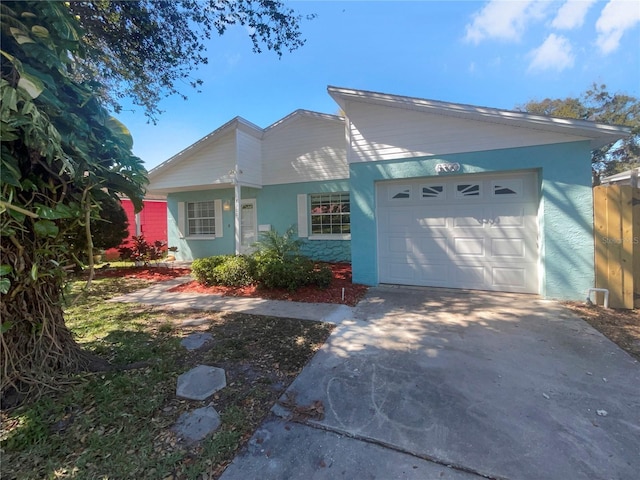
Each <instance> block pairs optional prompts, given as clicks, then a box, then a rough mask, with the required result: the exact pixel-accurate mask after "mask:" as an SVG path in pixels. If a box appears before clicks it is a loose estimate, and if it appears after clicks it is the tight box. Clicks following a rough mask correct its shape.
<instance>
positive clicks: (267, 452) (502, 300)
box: [222, 287, 640, 480]
mask: <svg viewBox="0 0 640 480" xmlns="http://www.w3.org/2000/svg"><path fill="white" fill-rule="evenodd" d="M354 316H355V318H356V319H355V320H347V321H344V322H343V323H341V324H340V325H339V326H338V327H337V329H336V331H335V332H334V333H333V334H332V336H331V337H330V339H329V341H328V342H327V344H325V346H324V347H323V348H322V350H321V351H320V352H319V353H318V354H316V356H315V357H314V358H313V359H312V361H311V362H310V363H309V364H308V365H307V366H306V367H305V369H304V370H303V371H302V373H301V374H300V375H299V376H298V378H297V379H296V380H295V381H294V382H293V384H292V385H291V386H290V388H289V389H288V390H287V393H286V395H285V397H283V399H285V398H286V399H288V401H289V408H285V407H283V406H276V407H275V408H274V410H273V412H274V415H273V416H272V417H271V418H270V419H268V420H267V421H266V422H265V423H264V424H263V425H262V426H261V428H260V429H259V430H258V431H257V432H256V433H255V435H254V436H253V437H252V439H251V440H250V442H249V445H248V447H247V448H246V449H245V450H244V451H243V452H241V453H240V454H239V455H238V456H237V457H236V459H235V460H234V462H233V463H232V464H231V465H230V466H229V467H228V468H227V470H226V472H225V473H224V475H223V476H222V479H223V480H234V479H243V480H244V479H248V478H260V479H278V480H281V479H305V480H307V479H336V478H349V479H358V480H360V479H369V478H371V479H373V478H376V479H400V478H402V479H431V478H433V479H478V478H492V479H532V480H534V479H535V480H539V479H562V480H573V479H589V480H593V479H619V480H622V479H636V478H639V477H638V475H639V473H638V472H640V364H639V363H638V362H637V361H636V360H634V359H633V358H632V357H631V356H629V355H628V354H627V353H625V352H624V351H623V350H621V349H620V348H618V347H617V346H616V345H615V344H614V343H612V342H610V341H609V340H607V339H606V338H605V337H604V336H602V335H601V334H600V333H599V332H597V331H596V330H594V329H593V328H591V327H590V326H589V325H588V324H587V323H585V322H584V321H582V320H580V319H579V318H577V317H576V316H574V315H573V314H571V313H570V312H569V311H568V310H566V309H564V308H563V307H561V306H560V305H558V304H557V303H554V302H546V301H542V300H538V299H537V298H536V297H532V296H526V295H511V294H491V293H478V292H463V291H454V290H441V289H422V288H405V287H402V288H400V287H380V288H373V289H371V290H370V291H369V294H368V296H367V298H366V299H365V300H364V301H363V302H361V303H360V304H359V306H358V307H356V309H355V311H354ZM292 399H295V404H297V405H298V408H291V407H292V406H291V403H292V402H291V401H292ZM314 402H315V403H314ZM308 406H312V407H313V406H315V409H314V408H305V407H308ZM320 407H322V408H324V417H323V418H322V419H319V418H317V417H316V418H314V417H315V413H316V412H317V410H318V409H319V408H320Z"/></svg>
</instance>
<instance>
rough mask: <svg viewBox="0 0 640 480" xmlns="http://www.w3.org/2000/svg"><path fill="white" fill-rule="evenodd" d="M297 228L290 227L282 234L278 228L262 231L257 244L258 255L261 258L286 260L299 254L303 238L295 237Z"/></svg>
mask: <svg viewBox="0 0 640 480" xmlns="http://www.w3.org/2000/svg"><path fill="white" fill-rule="evenodd" d="M294 235H295V228H294V227H293V226H291V227H289V228H288V229H287V231H286V232H284V233H283V234H282V235H280V234H279V233H278V231H277V230H268V231H266V232H261V233H260V240H259V241H258V242H257V243H256V244H255V247H256V248H257V249H258V251H257V254H256V256H258V257H260V258H265V257H266V258H275V259H280V260H284V259H286V258H289V257H296V256H298V252H299V251H300V247H301V246H302V243H303V242H302V240H301V239H299V238H294Z"/></svg>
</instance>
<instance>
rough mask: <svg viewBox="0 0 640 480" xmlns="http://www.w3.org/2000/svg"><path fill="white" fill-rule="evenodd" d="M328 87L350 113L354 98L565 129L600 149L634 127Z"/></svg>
mask: <svg viewBox="0 0 640 480" xmlns="http://www.w3.org/2000/svg"><path fill="white" fill-rule="evenodd" d="M327 90H328V92H329V95H331V97H332V98H333V99H334V100H335V101H336V103H338V105H340V107H341V108H342V109H343V110H344V111H345V112H346V113H347V116H348V112H347V108H346V103H347V101H349V100H352V101H359V102H364V103H372V104H377V105H384V106H393V107H400V108H409V109H413V110H420V111H428V112H431V113H434V114H438V115H447V116H455V117H461V118H467V119H469V120H476V121H484V122H491V123H499V124H506V125H514V126H519V127H524V128H534V129H538V130H547V131H556V132H562V133H566V134H570V135H574V136H579V137H584V138H585V139H587V140H590V143H591V148H598V147H601V146H603V145H607V144H609V143H613V142H615V141H617V140H619V139H621V138H625V137H628V136H630V135H631V130H630V128H628V127H623V126H618V125H608V124H603V123H596V122H591V121H588V120H576V119H568V118H559V117H549V116H544V115H534V114H531V113H526V112H517V111H511V110H500V109H497V108H489V107H478V106H473V105H466V104H459V103H450V102H441V101H436V100H427V99H421V98H414V97H405V96H401V95H390V94H385V93H379V92H371V91H367V90H354V89H348V88H341V87H333V86H329V87H328V88H327Z"/></svg>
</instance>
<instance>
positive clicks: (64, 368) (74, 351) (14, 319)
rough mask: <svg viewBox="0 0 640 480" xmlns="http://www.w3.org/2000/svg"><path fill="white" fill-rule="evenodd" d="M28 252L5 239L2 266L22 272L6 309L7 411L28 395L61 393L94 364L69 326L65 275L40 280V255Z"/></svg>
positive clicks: (1, 314)
mask: <svg viewBox="0 0 640 480" xmlns="http://www.w3.org/2000/svg"><path fill="white" fill-rule="evenodd" d="M30 246H31V247H34V246H35V244H34V243H31V244H30ZM27 250H28V249H26V248H24V247H21V246H18V244H17V242H15V243H14V242H12V241H10V239H7V238H6V237H4V238H3V239H2V263H3V264H5V265H7V264H8V265H10V266H11V267H12V268H13V271H14V272H17V275H14V276H13V278H12V284H11V287H10V289H9V291H8V292H7V293H6V294H5V295H3V296H2V302H1V303H0V322H1V324H0V341H1V357H0V358H1V359H2V377H1V378H0V388H1V389H2V397H3V408H7V407H11V406H13V405H12V403H16V402H20V401H22V400H24V399H25V398H26V396H27V395H31V394H35V393H38V392H41V391H43V390H45V389H49V388H53V389H57V388H59V386H60V380H61V375H65V374H68V373H72V372H77V371H80V370H83V369H86V368H87V366H88V365H89V363H90V361H91V358H92V355H91V354H90V353H88V352H85V351H83V350H82V349H81V348H80V346H79V345H78V344H77V343H76V342H75V340H74V339H73V336H72V335H71V332H70V331H69V329H68V328H67V327H66V326H65V322H64V315H63V308H62V295H61V293H62V286H63V282H64V279H63V278H62V277H61V276H60V275H59V271H58V275H55V274H53V275H50V273H51V272H52V271H51V270H49V271H48V272H46V273H47V274H45V275H39V274H38V268H36V267H33V265H34V263H33V261H31V259H32V258H33V257H35V255H30V254H29V253H31V252H28V251H27ZM35 251H36V250H35V248H34V252H35ZM41 273H42V271H41Z"/></svg>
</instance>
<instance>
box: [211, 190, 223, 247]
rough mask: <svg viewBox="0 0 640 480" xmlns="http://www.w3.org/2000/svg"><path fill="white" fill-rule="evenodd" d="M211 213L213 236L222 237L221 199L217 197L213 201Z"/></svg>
mask: <svg viewBox="0 0 640 480" xmlns="http://www.w3.org/2000/svg"><path fill="white" fill-rule="evenodd" d="M213 214H214V215H215V218H214V219H213V222H214V225H215V229H216V234H215V235H214V236H213V237H214V238H218V237H219V238H222V235H223V234H222V223H223V222H222V200H220V199H219V198H218V199H216V200H214V201H213Z"/></svg>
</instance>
